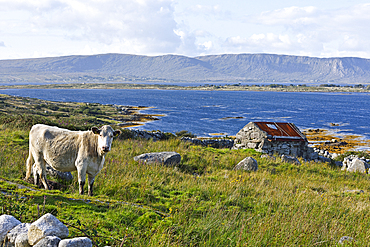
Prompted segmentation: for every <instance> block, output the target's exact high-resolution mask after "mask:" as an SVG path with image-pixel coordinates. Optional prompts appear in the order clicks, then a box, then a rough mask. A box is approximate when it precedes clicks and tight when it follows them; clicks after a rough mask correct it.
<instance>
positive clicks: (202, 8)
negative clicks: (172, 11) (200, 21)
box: [182, 4, 232, 20]
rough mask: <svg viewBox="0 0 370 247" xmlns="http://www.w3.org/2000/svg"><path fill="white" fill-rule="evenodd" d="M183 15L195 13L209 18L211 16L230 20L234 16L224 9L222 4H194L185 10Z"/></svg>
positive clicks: (194, 14)
mask: <svg viewBox="0 0 370 247" xmlns="http://www.w3.org/2000/svg"><path fill="white" fill-rule="evenodd" d="M182 15H185V16H187V15H193V16H201V17H207V18H210V17H211V18H215V19H219V20H228V19H231V18H232V13H231V12H230V11H227V10H224V9H223V8H222V7H221V6H220V5H202V4H196V5H192V6H190V7H188V8H187V9H186V10H184V12H183V13H182Z"/></svg>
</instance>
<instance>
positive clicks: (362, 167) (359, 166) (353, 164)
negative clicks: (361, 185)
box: [342, 158, 369, 173]
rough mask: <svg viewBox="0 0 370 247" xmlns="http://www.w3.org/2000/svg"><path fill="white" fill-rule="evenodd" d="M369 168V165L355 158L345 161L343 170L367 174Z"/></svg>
mask: <svg viewBox="0 0 370 247" xmlns="http://www.w3.org/2000/svg"><path fill="white" fill-rule="evenodd" d="M367 168H369V165H368V164H367V163H366V162H365V161H364V160H361V159H358V158H354V159H353V160H350V161H349V160H345V161H343V167H342V170H345V169H347V171H349V172H362V173H366V169H367Z"/></svg>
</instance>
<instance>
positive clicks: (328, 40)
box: [224, 4, 370, 57]
mask: <svg viewBox="0 0 370 247" xmlns="http://www.w3.org/2000/svg"><path fill="white" fill-rule="evenodd" d="M368 13H370V4H361V5H355V6H352V7H350V8H346V9H344V8H341V9H329V10H320V9H318V8H316V7H289V8H283V9H278V10H274V11H268V12H263V13H261V14H259V15H255V16H248V17H246V18H245V20H246V22H249V23H253V24H255V25H259V26H263V27H265V28H266V27H271V28H273V29H272V30H273V31H272V32H269V33H256V34H253V35H250V36H249V37H243V38H242V37H240V36H235V37H229V38H227V39H226V42H225V43H224V47H226V48H228V49H229V50H230V51H238V52H239V51H242V50H244V51H247V52H266V53H286V54H297V55H312V56H364V54H365V53H367V55H366V56H367V57H370V52H368V51H370V26H369V25H368V23H370V15H369V14H368ZM279 27H280V30H279ZM281 27H282V29H281ZM364 51H366V52H364Z"/></svg>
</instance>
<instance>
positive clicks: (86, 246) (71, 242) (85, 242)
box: [59, 237, 92, 247]
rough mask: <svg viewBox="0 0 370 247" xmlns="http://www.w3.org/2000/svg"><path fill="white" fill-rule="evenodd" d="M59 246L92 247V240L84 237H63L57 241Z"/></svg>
mask: <svg viewBox="0 0 370 247" xmlns="http://www.w3.org/2000/svg"><path fill="white" fill-rule="evenodd" d="M59 247H92V242H91V240H90V239H89V238H86V237H81V238H71V239H63V240H62V241H60V242H59Z"/></svg>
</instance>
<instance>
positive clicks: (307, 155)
mask: <svg viewBox="0 0 370 247" xmlns="http://www.w3.org/2000/svg"><path fill="white" fill-rule="evenodd" d="M248 148H251V149H255V150H256V151H259V152H262V153H266V154H269V155H274V154H278V155H283V154H284V155H289V156H293V157H302V158H304V159H306V160H314V159H316V158H317V153H315V152H314V150H313V148H312V147H309V146H308V141H307V139H306V137H305V136H304V135H303V134H302V133H301V132H300V131H299V129H298V128H297V127H296V126H295V125H294V124H292V123H273V122H250V123H248V124H247V125H246V126H244V127H243V128H242V129H241V130H240V131H239V132H238V133H237V134H236V138H235V141H234V146H233V149H248Z"/></svg>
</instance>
